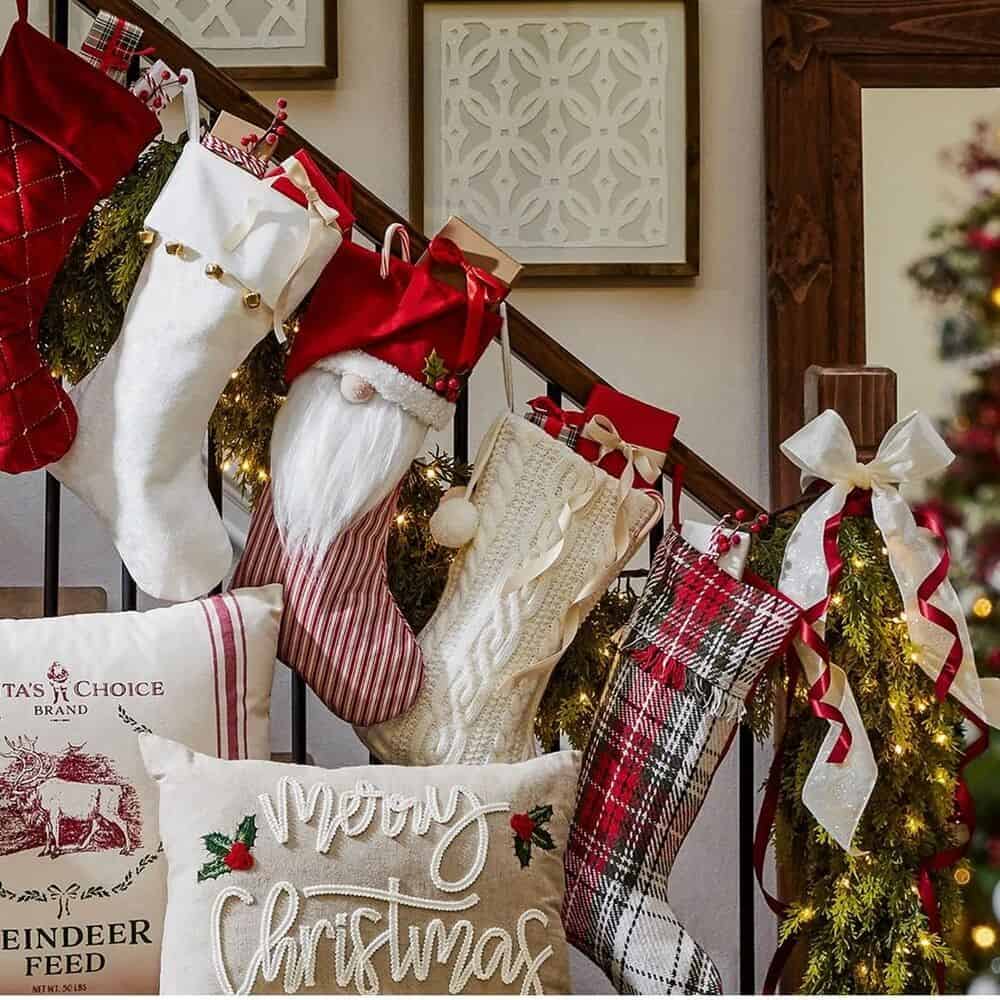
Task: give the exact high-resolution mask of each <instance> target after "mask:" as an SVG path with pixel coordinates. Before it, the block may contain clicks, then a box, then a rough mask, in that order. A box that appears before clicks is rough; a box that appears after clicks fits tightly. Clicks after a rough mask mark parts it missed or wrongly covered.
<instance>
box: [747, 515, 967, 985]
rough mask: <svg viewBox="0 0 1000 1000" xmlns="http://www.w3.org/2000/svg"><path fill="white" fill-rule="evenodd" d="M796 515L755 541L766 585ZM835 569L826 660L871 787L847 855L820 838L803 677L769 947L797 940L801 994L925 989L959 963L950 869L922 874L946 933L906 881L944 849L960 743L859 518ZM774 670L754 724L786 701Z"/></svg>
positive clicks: (845, 536)
mask: <svg viewBox="0 0 1000 1000" xmlns="http://www.w3.org/2000/svg"><path fill="white" fill-rule="evenodd" d="M796 518H797V515H794V514H791V515H783V516H780V517H779V518H777V519H776V523H775V524H774V525H773V526H772V528H771V529H769V530H768V531H766V532H765V533H764V534H763V535H762V536H761V537H760V538H759V539H757V540H756V542H755V545H754V548H753V549H752V551H751V556H750V566H751V568H752V569H754V570H755V571H756V572H757V573H758V574H759V575H761V576H762V577H764V578H765V579H767V580H768V581H769V582H771V583H772V584H774V583H776V582H777V579H778V575H779V573H780V569H781V563H782V559H783V557H784V551H785V545H786V544H787V541H788V537H789V535H790V533H791V530H792V528H793V527H794V525H795V523H796ZM840 553H841V556H842V557H843V559H844V572H843V576H842V578H841V581H840V584H839V587H838V589H837V591H836V593H835V594H834V596H833V599H832V602H831V607H830V611H829V614H828V618H827V632H826V639H827V643H828V645H829V647H830V653H831V657H832V659H833V661H834V662H835V663H838V664H839V665H840V666H841V667H843V669H844V670H845V671H846V673H847V675H848V677H849V678H850V681H851V688H852V690H853V692H854V696H855V699H856V700H857V703H858V708H859V710H860V712H861V717H862V719H863V721H864V725H865V729H866V730H867V732H868V735H869V737H870V739H871V743H872V749H873V751H874V753H875V759H876V761H877V763H878V767H879V777H878V782H877V784H876V786H875V790H874V792H873V794H872V797H871V801H870V802H869V804H868V808H867V809H866V810H865V814H864V817H863V819H862V821H861V824H860V826H859V828H858V832H857V834H856V836H855V846H857V847H859V848H860V849H861V850H862V851H863V852H865V853H863V854H862V855H861V856H859V857H856V858H852V857H850V856H848V855H847V854H846V853H845V852H844V851H843V850H842V849H841V848H840V847H839V846H837V844H835V843H834V842H833V841H832V840H831V839H830V837H829V835H828V834H826V833H825V832H824V831H823V830H821V829H820V828H819V827H818V825H817V824H816V821H815V820H814V819H813V817H812V815H811V814H810V813H809V812H808V810H807V809H806V808H805V806H804V805H803V804H802V786H803V784H804V782H805V779H806V776H807V775H808V773H809V770H810V768H811V767H812V764H813V761H814V760H815V759H816V755H817V752H818V750H819V747H820V744H821V743H822V741H823V738H824V736H825V734H826V731H827V723H826V722H824V721H822V720H820V719H817V718H816V717H815V716H814V715H813V714H812V711H811V709H810V707H809V705H808V701H807V699H806V696H805V691H804V690H803V689H804V688H805V686H806V685H805V684H804V683H800V684H799V690H798V693H797V696H796V700H795V702H794V705H793V708H792V711H791V714H790V717H789V718H788V719H787V720H786V737H785V738H786V759H785V767H784V772H783V776H782V780H781V791H780V801H779V809H778V818H777V822H776V830H775V847H776V854H777V859H778V863H779V865H781V866H783V868H784V871H785V872H787V873H789V874H790V875H792V877H793V879H794V882H795V889H796V892H795V894H794V897H793V898H792V899H791V900H790V907H789V910H788V915H787V917H786V919H785V920H784V921H783V922H782V924H781V928H780V937H781V940H783V941H784V940H786V939H788V938H800V939H802V940H803V941H804V942H805V945H804V947H805V952H806V955H805V969H804V976H803V980H802V989H803V990H804V991H805V992H808V993H830V994H843V993H904V992H907V993H930V992H933V991H934V990H935V971H934V970H935V963H937V962H939V961H940V962H942V963H943V964H944V966H945V967H946V970H947V972H948V973H949V976H950V977H951V978H954V977H956V976H958V975H960V974H961V973H962V959H961V957H960V956H959V955H958V954H957V953H956V952H955V951H954V949H953V948H952V947H950V946H949V944H948V943H947V940H948V937H949V935H950V932H951V931H952V929H953V928H954V927H955V926H956V924H957V923H958V921H959V920H960V919H961V893H960V888H959V885H958V884H957V882H956V880H955V878H954V872H953V871H952V870H945V871H943V872H941V873H939V874H936V875H934V876H933V879H934V884H935V888H936V890H937V896H938V901H939V904H940V907H941V920H942V928H943V931H944V933H943V934H942V935H941V936H938V935H935V934H931V933H930V931H929V929H928V923H927V918H926V916H925V915H924V913H923V911H922V909H921V906H920V899H919V898H918V896H917V894H916V891H915V885H916V882H915V878H916V873H917V870H918V867H919V865H920V862H921V860H922V859H924V858H927V857H929V856H930V855H932V854H934V853H935V852H937V851H939V850H941V849H943V848H945V847H950V846H953V845H954V844H955V843H956V842H957V841H956V837H958V836H960V835H961V831H959V830H957V829H956V828H955V825H954V823H953V821H952V815H953V811H954V795H955V785H956V778H957V769H958V761H959V758H960V756H961V753H962V749H963V747H964V736H963V731H962V717H961V714H960V713H959V711H958V709H957V707H956V705H955V702H954V701H953V700H949V701H948V702H946V703H944V704H941V703H939V702H937V701H936V700H935V697H934V686H933V684H932V683H931V681H930V680H929V679H928V677H927V676H926V674H924V672H923V671H922V670H920V669H919V668H918V667H917V666H916V664H915V663H914V662H913V649H912V647H911V646H910V644H909V638H908V631H907V627H906V624H905V622H904V621H903V620H902V618H901V613H902V602H901V599H900V596H899V590H898V588H897V586H896V583H895V580H894V579H893V576H892V573H891V570H890V568H889V563H888V559H887V557H886V554H885V549H884V548H883V541H882V538H881V536H880V534H879V532H878V529H877V528H876V527H875V525H874V523H873V522H872V520H871V519H870V518H867V517H845V518H844V521H843V525H842V527H841V529H840ZM785 683H786V682H785V678H784V676H783V675H782V672H781V670H780V669H778V668H776V670H775V673H774V674H773V675H772V677H771V678H770V686H769V687H767V688H764V689H762V690H761V691H760V692H758V700H757V703H756V704H755V706H754V711H753V713H752V717H753V718H754V719H755V720H756V722H755V724H756V725H757V727H758V729H759V730H760V729H762V728H763V727H762V726H761V720H763V719H764V718H765V717H766V716H769V715H770V713H771V708H772V700H771V699H772V692H773V693H774V694H775V695H776V697H777V698H778V699H780V700H782V701H783V700H784V696H785V690H786V688H785Z"/></svg>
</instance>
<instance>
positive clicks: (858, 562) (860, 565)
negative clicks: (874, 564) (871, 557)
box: [851, 556, 868, 569]
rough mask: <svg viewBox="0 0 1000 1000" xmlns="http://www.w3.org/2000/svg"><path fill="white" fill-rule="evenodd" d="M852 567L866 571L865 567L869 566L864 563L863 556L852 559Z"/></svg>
mask: <svg viewBox="0 0 1000 1000" xmlns="http://www.w3.org/2000/svg"><path fill="white" fill-rule="evenodd" d="M851 565H852V566H853V567H854V568H855V569H864V568H865V566H867V565H868V564H867V563H866V562H865V561H864V559H862V558H861V556H854V557H853V558H852V559H851Z"/></svg>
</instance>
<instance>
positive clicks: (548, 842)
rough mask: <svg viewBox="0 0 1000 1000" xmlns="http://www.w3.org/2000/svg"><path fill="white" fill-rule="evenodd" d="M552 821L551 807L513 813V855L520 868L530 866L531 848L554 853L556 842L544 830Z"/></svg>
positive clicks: (537, 807) (511, 824) (539, 807)
mask: <svg viewBox="0 0 1000 1000" xmlns="http://www.w3.org/2000/svg"><path fill="white" fill-rule="evenodd" d="M550 819H552V806H550V805H545V806H535V807H534V808H533V809H529V810H528V811H527V812H526V813H514V815H513V816H511V818H510V828H511V829H512V830H513V831H514V855H515V857H516V858H517V860H518V861H520V862H521V867H522V868H527V867H528V865H530V864H531V848H532V846H534V847H537V848H539V849H540V850H542V851H554V850H555V847H556V842H555V841H554V840H553V839H552V834H550V833H549V831H548V830H547V829H546V828H545V827H546V824H547V823H548V822H549V820H550Z"/></svg>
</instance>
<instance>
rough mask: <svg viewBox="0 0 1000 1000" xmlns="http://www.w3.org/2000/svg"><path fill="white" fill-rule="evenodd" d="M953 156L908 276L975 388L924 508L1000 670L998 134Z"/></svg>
mask: <svg viewBox="0 0 1000 1000" xmlns="http://www.w3.org/2000/svg"><path fill="white" fill-rule="evenodd" d="M945 155H946V159H947V160H948V161H949V162H950V163H951V164H952V165H953V166H954V167H955V169H956V170H958V171H959V172H960V173H961V175H962V176H963V177H964V178H965V179H966V180H967V181H968V184H969V191H970V200H969V204H968V206H967V207H966V208H965V209H964V211H962V212H961V213H960V214H959V215H958V216H957V217H956V218H955V219H952V220H949V221H944V222H939V223H936V224H935V225H934V226H933V227H932V228H931V230H930V231H929V234H928V235H929V238H930V241H931V243H932V252H930V253H928V254H927V255H926V256H924V257H922V258H921V259H920V260H918V261H916V262H915V263H914V264H913V265H912V266H911V268H910V271H909V273H910V277H911V278H912V279H913V281H914V282H915V283H916V285H917V287H919V288H920V289H922V290H924V291H925V292H926V293H927V294H928V295H929V296H930V297H931V298H932V299H933V300H934V301H936V302H937V303H938V304H939V306H940V308H941V310H942V313H943V319H942V320H941V322H940V336H939V352H938V353H939V355H940V357H941V359H942V360H943V361H947V362H951V363H954V364H961V365H963V366H965V367H966V368H967V369H968V371H969V372H970V373H971V375H972V377H973V380H974V386H973V388H971V389H970V390H969V391H968V392H965V393H963V394H962V395H961V397H960V398H959V399H958V401H957V408H956V413H955V416H954V418H953V419H952V420H951V422H950V425H949V426H947V427H946V428H944V429H943V430H944V434H945V437H946V439H947V441H948V444H949V445H950V447H951V449H952V450H953V451H954V452H955V455H956V456H957V457H956V459H955V462H954V463H953V464H952V465H951V467H950V468H949V469H948V471H947V472H946V473H945V475H944V476H943V477H942V478H941V479H940V480H939V481H938V482H936V483H934V484H933V486H932V490H931V495H930V497H929V499H928V500H927V501H926V505H927V506H929V507H931V508H932V509H934V510H935V512H936V513H937V514H938V515H939V517H940V518H941V520H942V521H943V522H944V523H945V524H946V525H947V526H948V529H949V537H950V540H951V546H952V556H953V561H952V578H953V580H954V582H955V586H956V588H957V589H958V591H959V593H960V595H961V596H962V600H963V604H964V606H965V608H966V609H967V613H968V621H969V630H970V633H971V635H972V641H973V646H974V648H975V652H976V659H977V662H978V664H979V667H980V670H981V671H982V672H983V673H984V674H991V673H992V674H995V673H997V672H1000V516H998V515H1000V135H998V133H997V131H996V129H995V128H994V127H992V126H990V125H989V124H988V123H986V122H980V123H978V124H977V126H976V128H975V134H974V135H973V137H972V139H971V140H970V141H969V142H968V143H967V144H966V145H965V146H964V147H963V148H961V149H960V150H958V151H957V152H955V153H948V154H945ZM998 774H1000V736H998V735H997V733H995V732H994V733H992V734H991V744H990V747H989V750H988V752H987V753H985V754H984V755H983V756H982V757H980V758H979V759H978V760H976V761H974V762H973V763H972V764H971V765H970V766H969V768H968V770H967V772H966V777H967V780H968V782H969V786H970V789H971V791H972V793H973V795H974V798H975V801H976V807H977V812H978V817H977V826H976V832H975V835H974V836H973V839H972V844H971V848H970V852H969V857H968V860H967V862H966V863H965V864H964V865H962V866H960V867H959V868H957V869H956V870H955V873H954V878H955V879H956V881H958V882H959V883H960V884H963V885H967V886H968V890H967V893H966V897H967V906H966V913H965V916H964V919H963V920H962V921H961V924H960V926H959V927H958V928H957V929H956V935H955V936H956V944H957V945H958V946H959V947H961V949H962V951H963V952H964V954H965V956H966V959H967V961H968V963H969V966H970V969H971V973H970V974H971V975H972V976H975V977H977V982H976V984H975V988H976V990H977V991H979V992H982V991H984V990H985V991H987V992H997V990H998V989H1000V947H998V936H1000V782H997V776H998Z"/></svg>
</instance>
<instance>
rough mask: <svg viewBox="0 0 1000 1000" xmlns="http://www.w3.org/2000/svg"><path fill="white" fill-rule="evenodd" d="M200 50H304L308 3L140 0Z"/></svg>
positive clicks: (299, 0)
mask: <svg viewBox="0 0 1000 1000" xmlns="http://www.w3.org/2000/svg"><path fill="white" fill-rule="evenodd" d="M139 2H140V4H141V5H142V6H143V7H145V8H146V9H147V10H148V11H149V12H150V13H151V14H154V15H155V16H156V17H157V18H158V19H159V20H160V21H162V22H163V23H164V24H166V25H167V26H168V27H169V28H171V30H172V31H173V32H174V33H175V34H177V35H179V36H180V37H181V38H183V39H184V41H186V42H187V43H188V44H189V45H192V46H194V47H195V48H198V49H271V48H283V49H290V48H302V47H304V46H305V45H306V39H307V22H308V10H309V2H308V0H139Z"/></svg>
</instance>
